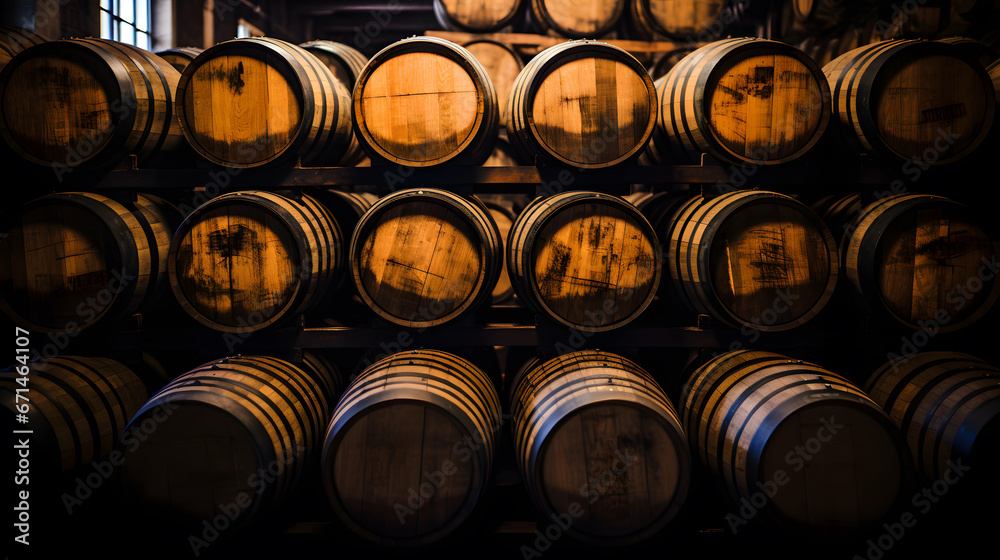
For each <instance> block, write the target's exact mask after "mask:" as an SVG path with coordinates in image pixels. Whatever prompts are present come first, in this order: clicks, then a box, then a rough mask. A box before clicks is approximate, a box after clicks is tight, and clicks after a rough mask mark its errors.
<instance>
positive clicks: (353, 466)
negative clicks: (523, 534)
mask: <svg viewBox="0 0 1000 560" xmlns="http://www.w3.org/2000/svg"><path fill="white" fill-rule="evenodd" d="M20 367H22V368H25V369H28V370H30V374H31V383H32V384H33V391H35V393H34V395H33V398H34V401H33V402H34V403H35V404H34V406H35V409H34V412H35V413H36V414H38V415H39V416H38V418H36V419H35V421H34V422H35V423H34V424H33V425H34V427H35V432H34V433H35V434H37V435H35V436H34V438H35V444H34V445H35V446H34V447H33V449H34V450H36V451H37V452H38V453H39V456H38V457H37V458H36V459H35V461H36V462H35V463H33V464H34V465H35V466H36V468H38V469H39V471H41V472H46V473H50V474H49V475H50V476H54V475H56V474H57V473H59V472H73V471H74V469H79V468H80V467H81V466H83V465H89V464H90V463H91V462H94V463H95V464H96V462H97V461H104V460H105V458H106V457H109V456H110V457H113V459H112V464H113V465H115V466H116V467H118V471H119V476H118V477H117V478H116V482H115V483H116V484H120V485H121V487H122V496H123V499H124V500H125V502H126V503H127V504H129V506H130V507H133V508H137V509H138V510H139V511H141V512H143V514H145V515H149V516H153V517H154V518H156V519H158V520H160V521H161V522H162V523H161V524H158V525H157V526H156V529H155V530H154V532H156V533H159V534H161V535H173V536H178V537H181V538H183V539H184V540H185V541H187V540H189V539H190V535H192V534H199V532H200V531H201V530H202V527H203V526H207V525H206V523H208V524H215V523H216V520H218V519H221V518H223V517H228V521H226V524H225V527H222V528H221V529H224V530H225V531H227V532H228V533H227V539H228V538H231V537H232V536H233V535H237V534H239V533H240V530H241V529H244V528H247V527H252V526H255V525H256V524H259V523H260V522H261V520H262V519H264V518H266V517H267V516H268V515H270V514H272V513H273V512H275V511H276V510H277V509H278V508H279V507H281V506H282V505H283V504H286V503H287V500H288V498H289V497H290V496H292V495H294V493H295V492H296V491H297V490H299V489H300V488H301V485H302V483H303V481H304V480H305V479H306V478H307V473H308V472H310V471H312V470H313V469H314V468H315V467H316V466H319V470H320V478H321V480H322V484H323V485H324V486H325V489H326V494H327V497H328V500H329V503H330V505H331V507H332V509H333V511H334V512H335V513H336V515H337V517H338V519H340V520H341V521H342V522H343V523H345V524H346V525H347V526H348V527H350V528H351V529H352V530H353V531H355V532H357V533H358V534H359V535H361V536H363V537H365V538H367V539H369V540H372V541H375V542H379V543H381V544H385V545H391V546H420V545H426V544H429V543H432V542H435V541H438V540H440V539H443V538H445V537H446V536H448V535H449V534H451V533H453V532H454V531H456V530H457V529H458V528H459V527H461V526H462V525H463V524H464V523H465V522H466V520H467V519H468V517H469V516H470V515H471V513H472V512H473V510H474V508H475V506H476V504H477V503H478V502H479V500H480V498H481V497H482V494H483V492H484V490H485V489H486V486H487V481H488V480H489V475H490V472H491V469H492V465H493V462H494V456H495V455H496V453H498V452H499V451H498V440H499V438H500V435H501V429H503V428H504V426H503V420H502V418H503V417H502V414H501V410H507V407H502V406H501V402H500V399H499V396H498V393H497V390H496V388H495V385H494V382H493V381H492V380H491V379H490V378H489V377H488V376H487V375H486V374H485V373H484V372H483V370H481V369H480V368H479V367H477V366H476V365H475V364H474V363H473V362H470V361H469V360H466V359H464V358H461V357H459V356H456V355H454V354H450V353H447V352H442V351H438V350H415V351H406V352H400V353H397V354H393V355H391V356H388V357H386V358H383V359H382V360H379V361H377V362H375V363H374V364H371V365H370V366H368V367H367V368H366V369H365V370H364V371H363V372H361V373H360V374H359V375H358V376H357V377H356V378H355V379H354V381H353V382H351V383H350V384H346V383H345V381H344V380H343V378H342V377H340V375H339V373H338V372H337V369H336V368H335V367H334V366H333V365H332V364H331V363H330V361H328V360H327V359H325V358H323V357H321V356H319V355H315V354H311V353H306V354H305V356H304V357H303V360H302V361H300V362H297V363H292V362H289V361H286V360H282V359H278V358H273V357H268V356H234V357H229V358H225V359H221V360H215V361H211V362H209V363H206V364H204V365H202V366H200V367H198V368H195V369H193V370H191V371H189V372H187V373H184V374H182V375H180V376H177V377H176V378H174V379H172V380H171V381H169V382H167V384H166V385H165V386H163V387H162V389H160V390H158V391H156V392H155V393H154V394H152V396H150V397H149V398H148V399H147V397H146V395H147V389H146V387H145V386H144V384H143V382H142V381H141V380H140V379H139V377H137V375H136V374H135V373H133V371H132V370H130V369H129V368H128V367H126V366H124V365H122V364H121V363H119V362H116V361H114V360H109V359H104V358H85V357H77V356H65V357H59V358H52V359H50V360H47V361H39V362H27V363H26V364H25V365H24V366H20ZM660 373H665V372H657V374H658V375H659V374H660ZM21 375H23V373H22V372H20V371H19V370H18V368H12V370H10V371H8V372H4V373H2V374H0V392H2V393H3V394H7V395H8V396H10V397H11V398H10V399H7V400H5V403H6V402H7V401H8V400H9V402H10V403H11V404H10V405H9V407H10V408H16V406H17V405H16V399H15V397H14V394H15V393H16V388H17V387H18V386H19V383H18V381H17V379H18V378H19V377H20V376H21ZM505 385H506V388H507V389H506V394H507V395H508V398H509V410H510V419H511V421H512V422H511V424H510V429H511V430H512V435H513V446H514V456H515V459H516V463H517V466H518V469H519V471H520V473H521V476H522V478H523V480H524V483H525V486H526V488H527V490H528V493H529V495H530V496H531V498H532V500H533V501H534V502H535V505H536V506H537V508H538V510H539V513H540V514H541V515H543V516H544V517H545V518H546V519H551V520H552V522H553V523H558V524H559V525H560V526H561V528H562V531H565V533H566V534H569V535H571V536H573V537H574V538H577V539H580V540H583V541H585V542H591V543H600V544H626V543H633V542H637V541H640V540H644V539H647V538H650V537H652V536H654V535H656V534H658V533H660V532H661V531H663V530H664V529H665V528H666V527H667V526H669V525H670V524H671V522H672V521H673V520H674V519H676V518H677V517H678V515H679V514H680V512H682V511H683V509H684V507H685V502H686V501H687V499H688V496H689V493H690V490H691V486H692V478H691V476H692V474H691V471H692V469H693V468H694V466H693V464H692V462H693V461H698V462H700V463H701V464H702V465H703V466H704V467H705V468H706V469H708V471H709V472H711V474H712V477H713V479H714V480H715V482H716V483H717V485H718V486H719V488H720V489H721V490H722V491H723V492H725V493H726V494H728V495H729V496H730V498H731V500H732V502H731V503H732V507H733V510H734V511H736V510H737V509H738V510H739V511H741V512H742V511H743V509H741V508H747V507H750V506H748V505H747V504H752V506H753V510H754V511H757V512H758V513H757V514H756V515H755V516H754V517H756V518H757V520H758V521H760V522H763V523H765V524H768V525H772V526H774V527H777V528H781V529H783V530H787V531H790V532H793V533H796V534H808V535H810V536H814V537H825V538H829V537H834V538H843V537H849V536H853V535H857V534H860V532H861V531H864V530H866V529H869V528H871V527H873V526H875V525H877V524H878V523H880V522H881V521H882V519H883V518H884V517H885V515H886V514H887V513H888V512H889V511H891V510H892V509H893V508H894V507H896V506H898V505H899V503H900V500H901V499H903V498H905V497H906V496H907V495H908V491H909V490H910V489H911V485H912V483H913V482H914V480H913V478H914V476H915V475H919V476H921V477H923V478H925V479H927V480H944V479H947V480H953V479H954V477H955V476H958V477H961V476H963V475H964V472H965V471H966V470H970V469H971V470H973V471H975V472H977V473H978V472H981V471H983V472H985V473H986V474H985V476H976V477H975V478H976V480H977V483H976V485H977V487H979V488H980V489H982V490H985V489H989V488H994V487H995V481H991V477H990V476H989V472H992V471H989V470H988V469H991V468H992V467H995V466H996V465H997V452H996V437H997V434H998V431H997V430H998V427H1000V369H998V368H996V367H995V366H992V365H989V364H987V363H985V362H983V361H981V360H978V359H976V358H974V357H971V356H967V355H964V354H958V353H951V352H930V353H921V354H915V355H913V356H911V357H908V358H897V359H894V360H892V361H890V362H889V363H886V364H885V365H884V366H882V367H881V368H879V369H878V370H877V371H875V372H874V373H872V374H871V375H870V376H869V378H868V380H867V382H866V384H865V390H864V391H862V389H860V388H859V387H858V386H856V385H854V384H853V383H852V382H850V381H849V380H848V379H847V378H845V377H843V376H841V375H838V374H836V373H834V372H831V371H829V370H827V369H824V368H822V367H820V366H818V365H815V364H811V363H807V362H803V361H802V360H796V359H792V358H789V357H787V356H783V355H779V354H774V353H770V352H763V351H756V350H754V351H751V350H742V351H734V352H728V353H725V354H722V355H719V356H717V357H715V358H713V359H711V360H709V361H706V362H704V363H702V364H701V365H700V366H698V367H697V368H696V369H694V371H693V372H691V373H690V375H689V377H688V379H687V382H686V383H685V384H684V386H683V388H682V391H681V393H680V395H679V398H678V400H677V403H678V406H677V407H676V408H675V406H674V405H673V404H672V403H671V400H670V399H669V398H668V397H667V396H666V394H665V393H664V392H663V390H662V389H661V388H660V386H659V384H658V383H657V381H656V380H655V379H654V377H653V376H652V375H650V373H648V372H647V371H646V370H644V369H643V368H642V367H640V366H639V365H637V364H636V363H634V362H632V361H630V360H628V359H626V358H624V357H622V356H619V355H617V354H614V353H611V352H604V351H596V350H583V351H577V352H572V353H568V354H564V355H561V356H558V357H555V358H552V359H549V360H545V361H542V360H538V359H534V360H531V361H529V362H527V363H525V364H524V366H523V367H522V368H521V370H520V371H519V372H518V373H517V375H516V376H513V377H512V378H509V379H507V380H506V381H505ZM341 394H342V396H340V397H339V402H338V396H339V395H341ZM5 406H8V405H5ZM9 417H10V418H11V419H10V420H9V421H10V422H13V418H14V414H10V415H9ZM14 426H15V429H16V424H14ZM15 433H17V432H15ZM692 457H697V459H692ZM991 484H993V486H991ZM730 515H735V514H730ZM739 515H744V514H743V513H740V514H739ZM727 517H729V516H727ZM748 521H749V518H747V519H743V520H742V522H744V523H745V522H748ZM193 531H195V532H193Z"/></svg>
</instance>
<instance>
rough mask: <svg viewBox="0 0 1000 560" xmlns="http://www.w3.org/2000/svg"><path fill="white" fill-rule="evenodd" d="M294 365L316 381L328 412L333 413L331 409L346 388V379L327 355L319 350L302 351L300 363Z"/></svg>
mask: <svg viewBox="0 0 1000 560" xmlns="http://www.w3.org/2000/svg"><path fill="white" fill-rule="evenodd" d="M295 365H297V366H298V367H299V369H301V370H302V371H303V372H305V373H306V374H307V375H309V376H310V377H312V378H313V380H314V381H316V384H317V385H319V387H320V390H321V391H322V393H323V398H324V399H325V401H326V403H327V404H328V407H327V409H328V411H329V412H333V408H334V407H335V406H337V399H339V398H340V395H342V394H343V393H344V389H345V388H347V378H346V377H345V376H344V375H343V374H341V373H340V370H339V369H337V366H336V365H334V363H333V362H332V361H331V360H330V358H329V357H328V355H327V354H326V353H325V352H323V351H321V350H315V351H309V350H304V351H303V352H302V362H301V363H298V364H295Z"/></svg>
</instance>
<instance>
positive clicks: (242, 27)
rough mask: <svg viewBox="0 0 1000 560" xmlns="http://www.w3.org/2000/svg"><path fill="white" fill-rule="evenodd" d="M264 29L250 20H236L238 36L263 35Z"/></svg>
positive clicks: (241, 37)
mask: <svg viewBox="0 0 1000 560" xmlns="http://www.w3.org/2000/svg"><path fill="white" fill-rule="evenodd" d="M263 36H264V31H263V30H261V28H259V27H257V26H255V25H254V24H252V23H250V22H249V21H247V20H245V19H243V18H240V19H239V20H237V22H236V37H238V38H240V39H243V38H244V37H263Z"/></svg>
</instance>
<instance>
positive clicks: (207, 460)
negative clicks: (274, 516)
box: [121, 356, 332, 537]
mask: <svg viewBox="0 0 1000 560" xmlns="http://www.w3.org/2000/svg"><path fill="white" fill-rule="evenodd" d="M331 407H332V403H329V402H327V401H326V399H325V397H324V395H323V391H322V388H321V386H320V385H319V384H318V383H317V382H316V381H315V380H314V379H313V378H312V377H311V376H310V375H307V374H306V372H304V371H303V370H302V369H300V368H298V367H296V366H294V365H292V364H291V363H289V362H286V361H284V360H279V359H277V358H271V357H266V356H239V357H231V358H224V359H222V360H219V361H215V362H210V363H207V364H204V365H202V366H200V367H198V368H195V369H193V370H191V371H189V372H187V373H185V374H184V375H181V376H180V377H178V378H176V379H174V380H173V381H171V382H170V383H169V384H168V385H167V386H166V387H164V388H163V389H162V390H160V391H159V392H158V393H156V394H155V395H153V397H152V398H150V399H149V401H147V402H146V404H145V405H143V406H142V408H141V409H140V410H139V411H138V413H136V415H135V416H134V417H133V418H132V421H131V422H130V423H129V425H128V427H127V428H126V434H130V435H131V437H132V440H133V442H134V444H132V445H129V446H128V447H126V449H125V450H124V453H125V461H124V462H123V463H122V466H121V480H122V488H123V494H124V498H125V500H126V501H127V502H128V503H131V504H133V505H134V506H135V507H136V508H138V509H139V510H140V512H142V513H144V514H150V515H153V516H157V517H162V518H166V519H169V520H171V521H174V522H176V523H177V524H178V526H180V527H182V528H189V529H194V530H195V531H196V532H195V533H193V534H194V535H197V536H199V537H203V535H202V531H203V529H204V528H203V526H202V523H203V522H206V521H207V523H209V524H215V523H216V521H215V518H216V516H219V515H222V516H225V517H227V518H228V520H229V523H227V527H228V529H227V530H226V531H220V532H225V533H226V534H227V535H228V534H235V533H236V532H237V530H238V529H239V528H241V527H244V526H245V525H246V524H247V523H248V522H249V521H250V520H251V519H253V518H254V517H256V516H258V515H259V514H261V513H263V512H266V511H270V510H273V509H274V507H275V505H276V504H277V503H279V502H280V501H281V500H282V499H284V498H286V497H287V496H289V495H290V494H291V492H292V490H293V489H294V488H295V486H296V484H297V482H298V481H299V480H300V479H301V478H302V475H303V473H304V472H305V471H306V469H308V468H309V467H310V465H311V463H312V461H314V460H315V453H316V452H318V450H319V445H320V444H321V438H322V437H323V429H324V427H325V426H326V420H327V418H329V414H330V410H331ZM234 512H235V514H234ZM234 517H235V519H234ZM216 527H218V525H216Z"/></svg>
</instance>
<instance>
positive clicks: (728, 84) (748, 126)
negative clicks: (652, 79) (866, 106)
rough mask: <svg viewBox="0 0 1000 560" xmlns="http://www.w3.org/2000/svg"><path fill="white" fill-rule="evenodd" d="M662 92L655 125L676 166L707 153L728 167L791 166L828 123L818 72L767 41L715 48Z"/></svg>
mask: <svg viewBox="0 0 1000 560" xmlns="http://www.w3.org/2000/svg"><path fill="white" fill-rule="evenodd" d="M656 92H657V95H658V97H659V102H660V115H659V120H658V123H657V126H658V127H659V128H660V132H661V133H662V134H663V135H664V136H665V139H666V140H667V142H665V144H667V146H665V148H666V147H672V151H673V155H672V156H671V158H672V159H674V160H677V161H683V160H687V161H690V162H692V163H701V155H702V154H703V153H707V154H709V155H711V156H713V157H715V158H716V159H718V160H720V161H723V162H727V163H736V164H745V163H748V162H753V163H754V164H756V165H773V164H780V163H785V162H788V161H792V160H794V159H796V158H798V157H801V156H802V155H804V154H805V153H806V152H808V151H809V149H810V148H812V147H813V146H814V145H815V144H816V142H818V141H819V139H820V137H821V136H822V134H823V131H824V130H826V126H827V123H828V122H829V120H830V90H829V87H828V86H827V83H826V79H825V78H824V76H823V72H822V71H821V70H820V67H819V66H817V65H816V63H815V62H813V60H812V59H810V58H809V57H808V56H806V54H805V53H803V52H802V51H800V50H799V49H797V48H795V47H793V46H791V45H786V44H784V43H779V42H777V41H769V40H766V39H723V40H721V41H716V42H714V43H709V44H707V45H705V46H703V47H701V48H699V49H698V50H696V51H694V52H693V53H691V54H689V55H688V56H686V57H684V59H682V60H681V61H680V62H678V63H677V65H676V66H674V67H673V68H672V69H671V70H670V72H668V73H667V75H666V76H664V77H662V78H660V79H659V80H657V82H656ZM658 144H659V142H658Z"/></svg>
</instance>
